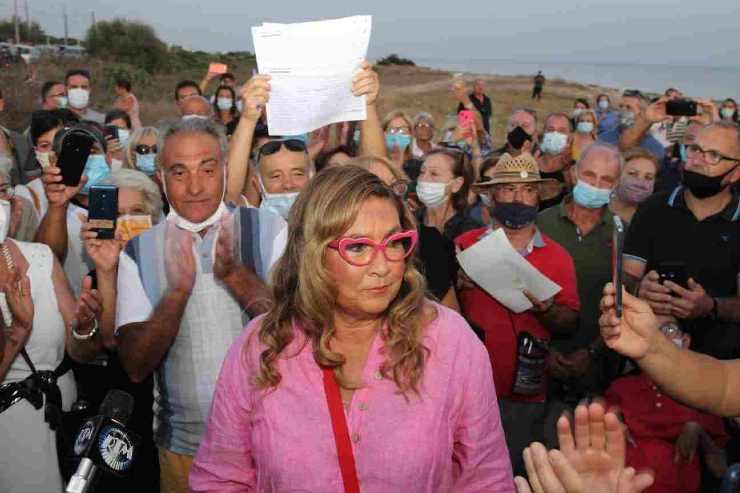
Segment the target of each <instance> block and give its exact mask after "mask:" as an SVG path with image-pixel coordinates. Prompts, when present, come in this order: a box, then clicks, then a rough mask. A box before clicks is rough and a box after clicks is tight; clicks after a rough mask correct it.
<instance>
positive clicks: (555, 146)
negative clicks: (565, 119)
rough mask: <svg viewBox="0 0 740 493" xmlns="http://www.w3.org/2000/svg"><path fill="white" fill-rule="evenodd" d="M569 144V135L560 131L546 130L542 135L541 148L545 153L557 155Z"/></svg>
mask: <svg viewBox="0 0 740 493" xmlns="http://www.w3.org/2000/svg"><path fill="white" fill-rule="evenodd" d="M567 144H568V136H567V135H565V134H563V133H560V132H545V135H543V136H542V143H541V144H540V149H542V152H544V153H545V154H551V155H556V154H560V153H561V152H563V149H565V146H566V145H567Z"/></svg>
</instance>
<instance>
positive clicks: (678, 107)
mask: <svg viewBox="0 0 740 493" xmlns="http://www.w3.org/2000/svg"><path fill="white" fill-rule="evenodd" d="M665 112H666V115H668V116H696V114H697V105H696V101H691V100H690V99H672V100H670V101H667V102H666V104H665Z"/></svg>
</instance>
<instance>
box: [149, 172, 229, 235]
mask: <svg viewBox="0 0 740 493" xmlns="http://www.w3.org/2000/svg"><path fill="white" fill-rule="evenodd" d="M159 178H160V181H161V182H162V191H163V192H164V196H165V198H166V199H167V202H169V204H170V213H169V214H167V220H168V221H169V220H171V221H173V222H174V223H175V225H176V226H177V227H178V228H180V229H184V230H185V231H190V232H191V233H200V232H201V231H203V230H204V229H206V228H210V227H211V226H213V225H214V224H216V223H217V222H218V221H219V219H221V216H223V215H224V214H225V213H226V212H228V210H229V209H228V208H227V207H226V204H225V203H224V197H225V196H226V173H224V183H223V192H222V193H221V203H220V204H219V205H218V208H217V209H216V210H215V211H214V212H213V214H211V215H210V216H209V217H208V218H207V219H206V220H204V221H201V222H199V223H194V222H191V221H188V220H187V219H185V218H184V217H182V216H181V215H180V214H178V213H177V211H176V210H175V206H174V205H173V204H172V202H171V201H170V199H169V197H167V181H166V180H165V177H164V176H163V175H162V174H160V176H159Z"/></svg>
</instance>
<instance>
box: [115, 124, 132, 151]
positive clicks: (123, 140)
mask: <svg viewBox="0 0 740 493" xmlns="http://www.w3.org/2000/svg"><path fill="white" fill-rule="evenodd" d="M130 136H131V131H130V130H128V129H126V128H119V129H118V142H120V144H121V148H124V147H126V144H128V138H129V137H130Z"/></svg>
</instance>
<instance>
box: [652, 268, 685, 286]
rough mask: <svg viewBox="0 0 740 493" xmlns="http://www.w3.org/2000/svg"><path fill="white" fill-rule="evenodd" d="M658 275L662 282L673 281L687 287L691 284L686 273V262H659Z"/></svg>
mask: <svg viewBox="0 0 740 493" xmlns="http://www.w3.org/2000/svg"><path fill="white" fill-rule="evenodd" d="M658 276H660V283H661V284H663V283H664V282H665V281H672V282H675V283H676V284H678V285H679V286H681V287H682V288H686V287H688V285H689V276H688V274H687V273H686V264H685V263H684V262H661V263H660V264H658Z"/></svg>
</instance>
